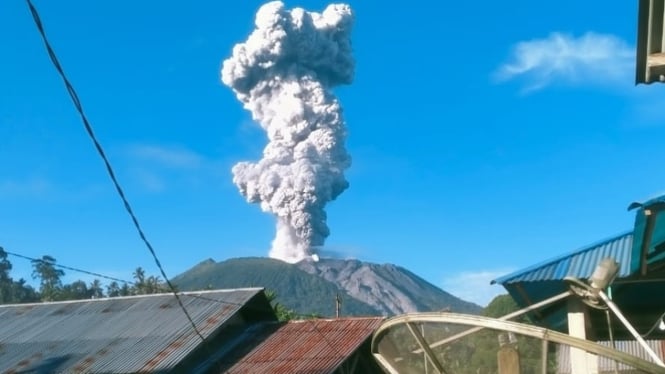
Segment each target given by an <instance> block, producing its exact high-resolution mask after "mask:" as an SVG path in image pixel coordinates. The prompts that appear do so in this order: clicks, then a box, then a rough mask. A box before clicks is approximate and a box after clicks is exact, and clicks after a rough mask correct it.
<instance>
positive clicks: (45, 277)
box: [32, 255, 65, 301]
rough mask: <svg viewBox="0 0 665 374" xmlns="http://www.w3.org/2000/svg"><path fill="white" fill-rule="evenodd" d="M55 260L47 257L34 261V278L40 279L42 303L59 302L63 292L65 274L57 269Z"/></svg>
mask: <svg viewBox="0 0 665 374" xmlns="http://www.w3.org/2000/svg"><path fill="white" fill-rule="evenodd" d="M55 265H56V263H55V258H53V257H51V256H48V255H45V256H42V258H41V259H37V260H33V261H32V269H33V270H32V278H33V279H39V294H40V297H41V300H42V301H54V300H58V295H59V293H60V292H61V291H62V281H61V279H60V278H62V277H63V276H64V275H65V272H64V271H62V270H61V269H58V268H56V266H55Z"/></svg>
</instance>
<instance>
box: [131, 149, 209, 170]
mask: <svg viewBox="0 0 665 374" xmlns="http://www.w3.org/2000/svg"><path fill="white" fill-rule="evenodd" d="M129 154H130V156H132V157H135V158H138V159H140V160H141V161H148V162H153V163H157V164H159V165H161V166H164V167H168V168H173V169H196V168H200V167H201V166H203V164H204V163H205V158H204V157H203V156H201V155H200V154H198V153H196V152H194V151H192V150H190V149H187V148H185V147H182V146H163V145H153V144H140V145H133V146H131V147H129Z"/></svg>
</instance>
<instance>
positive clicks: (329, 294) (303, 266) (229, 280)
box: [172, 258, 482, 316]
mask: <svg viewBox="0 0 665 374" xmlns="http://www.w3.org/2000/svg"><path fill="white" fill-rule="evenodd" d="M172 281H173V283H175V284H176V285H177V286H178V288H179V289H180V290H182V291H192V290H200V289H206V288H241V287H264V288H266V289H268V290H271V291H274V292H275V293H276V294H277V301H278V302H279V303H281V304H283V305H284V306H286V307H287V308H289V309H293V310H295V311H296V312H298V313H300V314H318V315H321V316H334V315H335V298H336V296H337V295H338V294H339V295H340V297H341V299H342V306H341V314H342V315H345V316H350V315H351V316H362V315H396V314H402V313H409V312H427V311H437V310H444V309H450V310H452V311H454V312H462V313H480V311H481V310H482V308H481V307H480V306H478V305H475V304H473V303H469V302H466V301H464V300H461V299H459V298H457V297H455V296H453V295H451V294H449V293H447V292H445V291H443V290H441V289H439V288H437V287H435V286H434V285H432V284H431V283H428V282H427V281H425V280H423V279H422V278H420V277H418V276H417V275H415V274H413V273H411V272H410V271H408V270H406V269H404V268H401V267H399V266H395V265H390V264H384V265H379V264H372V263H367V262H362V261H358V260H338V259H322V260H321V261H319V262H313V261H301V262H299V263H297V264H288V263H285V262H282V261H279V260H274V259H270V258H235V259H230V260H226V261H223V262H215V261H213V260H211V259H209V260H206V261H203V262H201V263H200V264H198V265H196V266H194V267H193V268H191V269H189V270H187V271H186V272H184V273H182V274H180V275H178V276H177V277H175V278H173V279H172Z"/></svg>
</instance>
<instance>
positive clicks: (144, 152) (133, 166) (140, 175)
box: [122, 144, 226, 192]
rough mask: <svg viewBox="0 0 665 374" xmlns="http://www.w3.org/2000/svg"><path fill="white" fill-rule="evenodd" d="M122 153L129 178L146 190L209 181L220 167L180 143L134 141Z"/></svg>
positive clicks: (197, 184)
mask: <svg viewBox="0 0 665 374" xmlns="http://www.w3.org/2000/svg"><path fill="white" fill-rule="evenodd" d="M122 153H123V155H124V156H125V159H126V161H128V164H127V168H128V170H129V173H130V174H131V176H132V178H133V180H134V181H136V182H138V183H139V184H140V185H141V186H142V187H143V188H144V189H145V190H147V191H149V192H164V191H166V190H168V189H170V187H173V186H177V185H179V186H187V187H188V188H191V187H195V188H196V187H200V186H205V185H209V184H210V183H208V182H210V181H211V180H215V181H216V182H217V180H218V178H219V176H220V175H221V174H220V168H222V167H223V164H221V163H220V162H219V161H218V160H214V159H210V158H207V157H206V156H204V155H202V154H200V153H197V152H195V151H193V150H191V149H189V148H187V147H184V146H181V145H160V144H134V145H130V146H125V147H124V148H123V149H122ZM225 176H226V175H225Z"/></svg>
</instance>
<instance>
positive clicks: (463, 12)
mask: <svg viewBox="0 0 665 374" xmlns="http://www.w3.org/2000/svg"><path fill="white" fill-rule="evenodd" d="M230 4H232V5H230ZM261 4H262V2H259V1H242V2H240V1H238V2H232V3H230V2H221V1H199V2H196V3H195V4H194V3H192V4H190V3H183V2H175V1H160V2H157V1H142V2H134V1H132V2H130V1H124V0H122V1H94V2H90V1H73V0H63V1H60V2H57V3H55V2H48V1H35V5H36V6H37V7H38V9H39V10H40V13H41V16H42V21H43V23H44V25H45V27H46V30H47V33H48V35H49V37H50V40H51V42H52V44H53V47H54V49H55V50H56V52H57V54H58V56H59V58H60V60H61V63H62V64H63V66H64V68H65V70H66V72H67V73H68V75H69V77H70V80H71V81H72V83H73V84H74V86H75V87H76V89H77V90H78V94H79V97H80V98H81V101H82V103H83V106H84V109H85V110H86V112H87V114H88V117H89V119H90V121H91V123H92V125H93V127H94V128H95V131H96V134H97V136H98V138H99V140H100V142H101V143H102V145H103V146H104V148H105V149H106V151H107V153H108V155H109V157H110V159H111V162H112V163H113V165H114V166H115V168H116V172H117V174H118V177H119V179H120V182H121V184H123V186H124V188H125V190H126V193H127V195H128V198H129V200H130V201H131V203H132V204H133V206H134V209H135V211H136V213H137V215H138V217H139V219H140V221H141V223H142V224H143V226H144V228H145V231H146V233H147V235H148V237H149V239H150V240H151V242H152V243H153V245H154V246H155V249H156V251H157V253H158V255H159V257H160V259H161V260H162V263H163V264H164V267H165V269H166V271H167V273H168V274H169V275H171V276H174V275H176V274H178V273H180V272H182V271H184V270H186V269H188V268H189V267H191V266H193V265H195V264H196V263H198V262H200V261H202V260H204V259H206V258H213V259H215V260H224V259H227V258H232V257H239V256H266V255H267V253H268V249H269V247H270V242H271V240H272V238H273V235H274V229H275V228H274V219H273V218H272V217H271V216H269V215H266V214H264V213H262V212H261V211H260V209H259V207H258V206H256V205H250V204H247V203H246V202H245V201H244V200H243V198H242V196H241V195H240V194H239V193H238V191H237V188H236V187H235V186H234V185H233V183H232V181H231V172H230V169H231V166H232V165H233V164H235V163H236V162H238V161H242V160H257V159H258V158H259V157H260V153H261V151H262V149H263V146H264V145H265V140H266V138H265V134H264V133H263V132H262V130H261V129H260V127H259V126H258V125H256V124H254V123H253V122H252V120H251V117H250V115H249V113H248V112H246V111H245V110H243V109H242V106H241V104H240V103H239V102H238V101H237V100H236V98H235V97H234V95H233V94H232V92H231V91H230V89H229V88H227V87H225V86H223V85H222V84H221V82H220V71H219V70H220V66H221V61H222V60H224V59H226V58H227V57H229V56H230V53H231V49H232V47H233V45H234V44H235V43H238V42H242V41H244V40H245V39H246V37H247V35H248V34H249V33H250V32H251V30H252V27H253V20H254V15H255V12H256V10H257V9H258V7H259V6H260V5H261ZM350 4H351V6H352V7H353V9H354V11H355V14H356V24H355V27H354V31H353V45H354V53H355V57H356V64H357V67H356V76H355V81H354V83H353V84H352V85H350V86H345V87H341V88H338V89H336V91H335V92H336V94H337V95H338V97H339V100H340V101H341V103H342V105H343V107H344V114H345V117H346V121H347V125H348V129H349V138H348V142H347V146H348V151H349V153H350V154H351V156H352V158H353V165H352V166H351V168H350V169H349V170H348V172H347V179H348V180H349V182H350V188H349V189H348V190H346V191H345V192H344V193H343V194H342V195H341V196H340V197H339V198H338V199H337V200H336V201H334V202H332V203H331V204H330V205H329V206H328V224H329V226H330V230H331V235H330V237H329V238H328V241H327V243H326V245H327V249H328V250H330V251H333V252H336V253H338V254H339V255H340V256H344V257H354V258H358V259H361V260H366V261H372V262H377V263H395V264H398V265H400V266H403V267H405V268H407V269H409V270H411V271H413V272H415V273H416V274H418V275H420V276H422V277H423V278H425V279H427V280H428V281H430V282H432V283H433V284H435V285H437V286H441V287H443V288H444V289H445V290H446V291H449V292H451V293H453V294H455V295H458V296H461V297H463V298H465V299H467V300H472V301H476V302H478V303H481V304H484V303H486V302H487V301H488V300H489V299H490V298H491V295H492V293H493V292H501V291H502V289H501V288H499V287H498V286H492V287H490V286H489V285H488V283H489V280H490V279H492V278H494V277H496V276H500V275H504V274H506V273H507V272H510V271H512V270H515V269H519V268H523V267H526V266H529V265H532V264H534V263H537V262H540V261H543V260H545V259H548V258H551V257H554V256H557V255H559V254H562V253H566V252H570V251H572V250H574V249H576V248H578V247H581V246H584V245H586V244H589V243H592V242H595V241H597V240H600V239H603V238H605V237H608V236H611V235H614V234H617V233H620V232H622V231H625V230H628V229H629V228H631V225H632V220H633V216H632V214H631V213H628V212H626V207H627V206H628V204H629V203H630V202H632V201H635V200H643V199H646V198H648V197H650V196H653V195H656V194H659V193H662V192H665V173H662V171H661V170H662V165H663V164H665V152H662V144H663V141H664V140H665V112H663V111H662V110H660V109H659V108H660V103H661V102H662V100H663V99H664V98H665V88H663V86H661V85H653V86H638V87H635V86H634V85H633V81H634V74H633V69H634V66H633V64H634V45H635V29H636V24H635V23H636V19H637V16H636V14H637V2H636V1H625V2H617V3H614V2H609V3H608V2H601V1H586V2H579V1H572V0H565V1H558V2H556V3H549V4H545V3H542V2H532V1H504V2H494V1H484V2H455V3H451V2H441V3H436V4H435V3H434V2H430V1H420V0H413V1H410V2H408V3H397V2H395V3H391V2H369V1H351V2H350ZM286 5H287V7H289V8H291V7H295V6H301V7H304V8H306V9H308V10H314V11H321V10H323V9H324V8H325V6H326V5H327V3H326V2H322V1H299V2H292V1H287V2H286ZM0 34H2V35H11V37H8V38H4V48H3V52H2V69H1V70H0V87H1V88H2V91H0V92H1V93H0V139H1V140H2V142H1V143H0V144H1V146H0V207H1V208H2V212H3V214H2V215H0V245H2V246H4V247H5V248H6V249H7V250H9V251H13V252H17V253H21V254H24V255H27V256H33V257H38V256H41V255H43V254H49V255H52V256H54V257H55V258H56V259H57V260H58V262H60V263H62V264H66V265H68V266H73V267H78V268H83V269H87V270H91V271H96V272H100V273H104V274H108V275H112V276H117V277H120V278H127V279H129V278H131V272H132V270H133V269H135V268H136V267H137V266H142V267H144V268H145V269H147V271H148V272H149V273H152V274H157V269H156V268H155V266H154V264H153V261H152V258H151V257H150V255H149V253H148V251H147V250H146V249H145V247H144V246H143V245H142V243H141V242H140V240H139V238H138V236H137V235H136V232H135V230H134V228H133V227H132V225H131V221H130V219H129V217H128V216H127V215H126V213H125V211H124V210H123V207H122V204H121V202H120V200H119V198H118V197H117V195H116V194H115V191H114V189H113V186H112V185H111V182H110V180H109V178H108V176H107V174H106V171H105V170H104V168H103V164H102V162H101V160H100V159H99V157H98V156H97V154H96V153H95V150H94V148H93V146H92V144H91V142H90V140H89V139H88V138H87V136H86V134H85V132H84V129H83V127H82V124H81V122H80V119H79V118H78V116H77V113H76V112H75V110H74V109H73V106H72V104H71V102H70V99H69V97H68V96H67V94H66V91H65V89H64V87H63V84H62V82H61V81H60V78H59V77H58V76H57V74H56V73H55V70H54V69H53V67H52V66H51V63H50V61H49V60H48V58H47V55H46V53H45V51H44V47H43V45H42V42H41V40H40V39H39V36H38V34H37V31H36V29H35V26H34V25H33V21H32V19H31V17H30V14H29V11H28V9H27V6H26V5H25V4H24V3H23V2H21V1H12V2H9V1H7V2H2V3H1V4H0ZM13 262H14V264H15V266H16V271H15V272H14V273H13V274H14V276H15V277H20V276H23V277H25V278H29V277H30V270H29V264H27V263H25V261H23V260H20V259H13ZM68 276H69V277H70V278H71V279H76V278H79V277H80V276H79V275H78V274H75V273H69V274H68Z"/></svg>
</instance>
